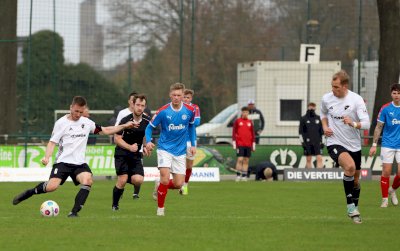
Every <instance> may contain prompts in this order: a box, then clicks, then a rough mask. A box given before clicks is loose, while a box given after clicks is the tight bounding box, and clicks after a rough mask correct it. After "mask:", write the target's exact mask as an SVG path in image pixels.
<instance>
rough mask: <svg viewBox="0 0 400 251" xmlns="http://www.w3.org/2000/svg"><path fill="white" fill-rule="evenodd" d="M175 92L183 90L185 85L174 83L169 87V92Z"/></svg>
mask: <svg viewBox="0 0 400 251" xmlns="http://www.w3.org/2000/svg"><path fill="white" fill-rule="evenodd" d="M175 90H182V91H183V90H185V85H184V84H182V83H174V84H172V85H171V86H170V87H169V91H170V92H171V91H175Z"/></svg>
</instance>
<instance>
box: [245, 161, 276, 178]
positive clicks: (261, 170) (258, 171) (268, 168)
mask: <svg viewBox="0 0 400 251" xmlns="http://www.w3.org/2000/svg"><path fill="white" fill-rule="evenodd" d="M252 173H254V174H255V175H256V178H255V180H256V181H276V180H278V171H277V170H276V166H275V165H274V164H272V163H271V162H269V161H263V162H260V163H258V164H257V165H255V166H250V167H249V170H248V172H247V177H250V174H252Z"/></svg>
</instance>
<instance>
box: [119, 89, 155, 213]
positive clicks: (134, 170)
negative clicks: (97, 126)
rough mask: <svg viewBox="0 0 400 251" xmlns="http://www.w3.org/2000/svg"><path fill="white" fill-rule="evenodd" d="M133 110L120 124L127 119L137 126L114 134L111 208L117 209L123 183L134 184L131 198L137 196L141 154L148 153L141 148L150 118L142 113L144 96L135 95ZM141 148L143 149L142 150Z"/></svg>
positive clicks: (142, 172)
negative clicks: (114, 182)
mask: <svg viewBox="0 0 400 251" xmlns="http://www.w3.org/2000/svg"><path fill="white" fill-rule="evenodd" d="M133 103H134V109H133V110H134V111H133V113H131V114H129V115H128V116H126V117H124V118H123V119H121V121H120V124H123V123H126V122H127V121H135V122H139V127H138V128H132V129H129V130H123V131H121V132H119V133H117V134H116V135H115V143H116V145H117V146H116V147H115V154H114V159H115V171H116V173H117V176H118V179H117V184H116V185H115V186H114V189H113V201H112V210H113V211H117V210H119V200H120V198H121V196H122V194H123V193H124V188H125V184H126V183H127V182H128V183H131V184H132V185H133V186H134V192H133V199H138V198H139V191H140V186H141V185H142V183H143V180H144V170H143V155H149V154H150V153H149V152H147V150H146V148H142V146H143V144H144V143H145V137H144V133H145V129H146V127H147V125H148V123H149V121H150V120H151V118H150V117H149V116H148V115H146V114H144V113H143V111H144V109H145V108H146V103H147V100H146V97H145V96H144V95H135V97H134V100H133ZM142 149H143V151H142Z"/></svg>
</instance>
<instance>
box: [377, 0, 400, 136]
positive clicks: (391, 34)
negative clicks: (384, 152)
mask: <svg viewBox="0 0 400 251" xmlns="http://www.w3.org/2000/svg"><path fill="white" fill-rule="evenodd" d="M377 4H378V15H379V22H380V23H379V29H380V43H379V71H378V81H377V86H376V93H375V105H374V112H373V117H372V118H371V119H372V126H371V130H370V134H373V130H374V128H375V126H376V119H377V115H378V112H379V109H380V108H381V106H382V105H383V104H386V103H387V102H390V101H391V96H390V86H391V85H392V84H394V83H398V82H399V73H400V43H399V41H400V14H399V13H400V1H399V0H377Z"/></svg>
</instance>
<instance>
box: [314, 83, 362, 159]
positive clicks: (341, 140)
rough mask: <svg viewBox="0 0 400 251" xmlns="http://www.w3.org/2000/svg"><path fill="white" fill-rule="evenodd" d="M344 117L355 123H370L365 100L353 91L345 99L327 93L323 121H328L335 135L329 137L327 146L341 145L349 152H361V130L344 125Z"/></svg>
mask: <svg viewBox="0 0 400 251" xmlns="http://www.w3.org/2000/svg"><path fill="white" fill-rule="evenodd" d="M344 116H349V117H350V118H351V119H352V120H353V121H355V122H359V121H361V120H364V121H369V115H368V112H367V108H366V106H365V102H364V99H363V98H362V97H361V96H360V95H358V94H357V93H354V92H352V91H350V90H349V91H348V93H347V95H346V96H345V97H343V98H338V97H336V96H335V95H333V92H330V93H327V94H325V95H324V96H323V97H322V101H321V119H323V118H327V119H328V126H329V128H331V129H332V131H333V135H332V136H331V137H327V146H330V145H341V146H343V147H345V148H346V149H347V150H349V151H352V152H356V151H360V150H361V135H360V130H358V129H355V128H354V127H352V126H349V125H346V124H344V123H343V118H344Z"/></svg>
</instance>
